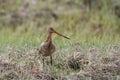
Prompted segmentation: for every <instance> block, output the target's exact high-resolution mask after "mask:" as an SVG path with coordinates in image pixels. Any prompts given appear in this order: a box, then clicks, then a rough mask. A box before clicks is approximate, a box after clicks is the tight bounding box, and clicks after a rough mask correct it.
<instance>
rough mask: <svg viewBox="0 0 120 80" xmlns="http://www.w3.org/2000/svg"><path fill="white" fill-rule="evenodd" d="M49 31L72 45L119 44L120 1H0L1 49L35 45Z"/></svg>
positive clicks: (58, 39)
mask: <svg viewBox="0 0 120 80" xmlns="http://www.w3.org/2000/svg"><path fill="white" fill-rule="evenodd" d="M48 27H53V28H55V30H57V31H58V32H61V33H63V34H65V35H67V36H69V37H70V38H71V39H72V41H77V42H80V41H93V40H101V41H103V42H104V41H106V42H109V41H110V43H114V42H116V43H119V42H120V0H0V44H1V45H2V44H4V43H15V44H24V43H32V44H33V45H36V44H37V43H40V42H41V41H42V40H43V39H44V37H45V35H46V32H45V31H46V30H47V28H48ZM54 38H56V39H57V41H58V42H59V41H60V38H58V37H56V36H54Z"/></svg>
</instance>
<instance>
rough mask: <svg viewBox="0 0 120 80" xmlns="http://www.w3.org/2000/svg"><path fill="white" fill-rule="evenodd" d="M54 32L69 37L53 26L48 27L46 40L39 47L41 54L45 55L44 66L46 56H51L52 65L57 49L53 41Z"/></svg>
mask: <svg viewBox="0 0 120 80" xmlns="http://www.w3.org/2000/svg"><path fill="white" fill-rule="evenodd" d="M52 33H56V34H58V35H59V36H62V37H64V38H67V39H69V38H68V37H66V36H64V35H62V34H60V33H58V32H56V31H55V30H54V29H53V28H52V27H50V28H49V29H48V31H47V38H46V40H45V41H44V42H43V43H42V44H41V45H40V47H39V48H38V49H37V50H38V51H39V55H41V56H42V57H43V66H44V57H47V56H50V63H51V65H52V54H53V53H54V52H55V50H56V49H55V45H54V44H53V43H52Z"/></svg>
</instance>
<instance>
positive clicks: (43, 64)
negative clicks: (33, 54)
mask: <svg viewBox="0 0 120 80" xmlns="http://www.w3.org/2000/svg"><path fill="white" fill-rule="evenodd" d="M42 61H43V67H44V66H45V64H44V57H42Z"/></svg>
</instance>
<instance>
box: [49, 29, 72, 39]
mask: <svg viewBox="0 0 120 80" xmlns="http://www.w3.org/2000/svg"><path fill="white" fill-rule="evenodd" d="M48 33H56V34H57V35H59V36H62V37H64V38H66V39H70V38H68V37H66V36H64V35H62V34H60V33H58V32H57V31H55V30H54V29H53V28H52V27H49V29H48Z"/></svg>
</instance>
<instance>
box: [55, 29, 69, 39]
mask: <svg viewBox="0 0 120 80" xmlns="http://www.w3.org/2000/svg"><path fill="white" fill-rule="evenodd" d="M54 33H56V34H58V35H59V36H62V37H64V38H66V39H70V38H68V37H66V36H64V35H62V34H60V33H58V32H56V31H55V30H54Z"/></svg>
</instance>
